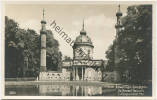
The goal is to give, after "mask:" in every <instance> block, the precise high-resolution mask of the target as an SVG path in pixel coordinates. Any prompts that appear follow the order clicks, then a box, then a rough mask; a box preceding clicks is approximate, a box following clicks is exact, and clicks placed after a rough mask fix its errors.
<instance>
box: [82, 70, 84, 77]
mask: <svg viewBox="0 0 157 100" xmlns="http://www.w3.org/2000/svg"><path fill="white" fill-rule="evenodd" d="M82 80H84V75H83V67H82Z"/></svg>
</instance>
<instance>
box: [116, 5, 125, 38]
mask: <svg viewBox="0 0 157 100" xmlns="http://www.w3.org/2000/svg"><path fill="white" fill-rule="evenodd" d="M122 15H123V14H122V12H121V11H120V5H119V6H118V11H117V13H116V16H117V23H116V25H115V28H116V38H117V37H118V35H119V33H120V31H121V29H122V23H121V17H122Z"/></svg>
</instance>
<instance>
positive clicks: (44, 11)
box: [43, 9, 45, 20]
mask: <svg viewBox="0 0 157 100" xmlns="http://www.w3.org/2000/svg"><path fill="white" fill-rule="evenodd" d="M44 16H45V9H43V20H44Z"/></svg>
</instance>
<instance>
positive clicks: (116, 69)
mask: <svg viewBox="0 0 157 100" xmlns="http://www.w3.org/2000/svg"><path fill="white" fill-rule="evenodd" d="M116 17H117V23H116V25H115V28H116V38H115V43H114V66H115V81H116V82H118V81H120V76H119V72H118V66H117V64H118V63H119V61H120V60H119V57H118V45H117V42H118V40H117V39H118V36H119V34H120V32H121V29H122V23H121V17H122V12H121V11H120V5H119V6H118V11H117V13H116Z"/></svg>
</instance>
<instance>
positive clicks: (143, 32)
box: [107, 5, 152, 83]
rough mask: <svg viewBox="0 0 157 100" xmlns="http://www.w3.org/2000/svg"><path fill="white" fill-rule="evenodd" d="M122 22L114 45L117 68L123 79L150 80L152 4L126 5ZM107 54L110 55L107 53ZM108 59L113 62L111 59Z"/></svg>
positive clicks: (136, 81)
mask: <svg viewBox="0 0 157 100" xmlns="http://www.w3.org/2000/svg"><path fill="white" fill-rule="evenodd" d="M122 24H123V31H121V33H120V34H119V35H118V38H117V44H116V45H117V47H118V57H119V60H120V62H119V63H118V69H119V71H120V73H121V77H122V79H123V81H125V82H126V81H127V82H132V83H141V82H144V81H148V80H152V6H151V5H139V6H130V7H128V9H127V15H126V16H125V17H123V18H122ZM113 45H115V43H114V44H113ZM110 50H111V49H109V50H108V51H110ZM108 51H107V52H108ZM110 52H114V51H113V50H112V51H110ZM110 54H111V53H110ZM107 56H110V55H109V54H108V53H107ZM108 58H109V57H108ZM108 60H109V61H110V60H111V61H112V62H113V59H110V58H109V59H108ZM111 61H110V62H111ZM108 64H109V63H108ZM108 66H110V67H111V66H112V65H111V64H109V65H108ZM126 74H127V76H126ZM123 76H126V77H125V78H124V77H123ZM127 79H129V80H127Z"/></svg>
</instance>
